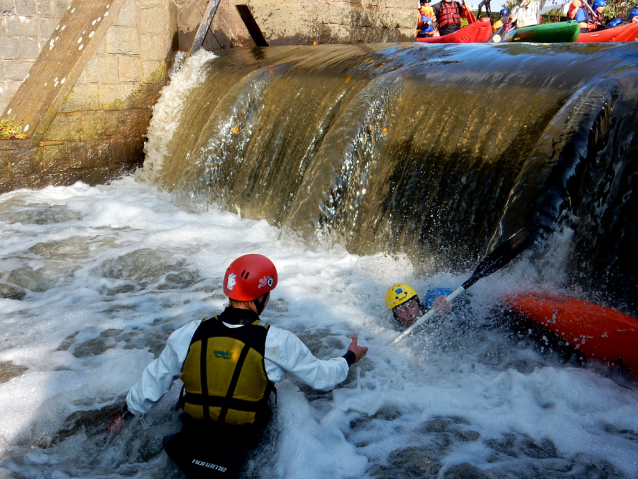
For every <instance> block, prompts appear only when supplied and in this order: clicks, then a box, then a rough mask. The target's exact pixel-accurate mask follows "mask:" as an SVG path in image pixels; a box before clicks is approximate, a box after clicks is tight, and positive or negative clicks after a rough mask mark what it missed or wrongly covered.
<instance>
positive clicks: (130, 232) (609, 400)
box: [0, 53, 638, 479]
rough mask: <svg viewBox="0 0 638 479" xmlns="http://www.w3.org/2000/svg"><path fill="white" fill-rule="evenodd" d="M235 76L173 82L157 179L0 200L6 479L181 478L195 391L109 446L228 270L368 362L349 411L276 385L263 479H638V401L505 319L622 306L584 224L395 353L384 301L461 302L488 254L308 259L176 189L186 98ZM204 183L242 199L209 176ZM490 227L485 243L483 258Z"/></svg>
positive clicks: (251, 216)
mask: <svg viewBox="0 0 638 479" xmlns="http://www.w3.org/2000/svg"><path fill="white" fill-rule="evenodd" d="M235 54H236V53H235ZM217 60H218V59H215V58H210V57H209V56H206V55H204V54H202V55H199V56H198V57H196V58H195V59H194V61H189V62H188V63H187V64H186V65H185V66H184V67H183V68H182V70H181V71H180V72H179V73H178V74H176V75H175V76H174V77H173V81H172V84H171V86H170V87H169V88H167V89H166V90H165V92H164V94H163V98H162V99H161V100H160V103H159V104H158V106H157V107H156V114H155V117H154V123H153V126H152V128H151V130H150V132H149V137H150V139H149V144H148V147H147V148H148V150H147V154H148V158H149V159H150V160H148V164H147V165H145V168H144V169H143V170H141V171H139V172H138V173H136V174H135V175H133V176H129V177H125V178H123V179H121V180H118V181H115V182H113V183H112V184H109V185H103V186H96V187H90V186H87V185H85V184H81V183H78V184H75V185H73V186H68V187H48V188H45V189H43V190H38V191H30V190H18V191H14V192H11V193H7V194H4V195H2V196H0V225H1V228H2V230H1V233H0V254H1V255H2V260H1V261H0V406H1V407H2V411H3V413H4V414H3V419H2V421H0V477H11V478H52V479H63V478H69V477H77V478H80V477H82V478H124V477H136V478H179V477H182V475H181V473H180V472H179V471H178V470H176V469H175V467H174V466H173V465H172V464H171V463H170V461H169V460H168V459H167V457H166V455H165V454H164V453H163V452H162V450H161V438H162V437H163V436H164V435H166V434H169V433H171V432H173V431H175V430H176V429H177V427H178V420H177V413H176V412H175V411H174V405H175V401H176V398H177V395H178V392H179V386H178V385H176V386H174V388H173V389H172V390H171V392H170V393H169V394H168V395H167V396H165V398H164V399H163V400H162V401H161V402H160V403H159V404H158V405H157V406H156V407H155V408H154V409H153V410H152V411H151V412H150V413H149V414H147V415H146V416H145V417H144V418H140V419H135V420H133V421H131V422H130V423H128V424H127V425H126V427H125V428H124V429H123V430H122V432H121V433H120V434H118V435H117V436H113V437H112V436H109V435H108V434H107V433H106V432H105V427H106V425H107V424H108V422H109V419H110V418H111V417H112V415H113V414H114V412H115V411H116V410H117V409H118V408H119V407H120V406H121V404H122V402H123V398H124V396H125V394H126V392H127V391H128V389H129V388H130V386H131V385H132V384H134V383H135V382H136V381H137V379H138V378H139V376H140V374H141V371H142V370H143V368H144V367H145V366H146V365H147V364H148V363H149V362H150V361H151V360H152V359H153V358H154V357H155V356H156V355H157V354H158V353H159V352H160V351H161V349H162V347H163V344H164V341H165V340H166V338H167V337H168V335H169V334H170V333H171V332H172V331H173V330H175V329H176V328H177V327H179V326H181V325H183V324H185V323H186V322H188V321H191V320H193V319H197V318H201V317H205V316H208V315H210V314H212V313H215V312H218V311H220V310H221V309H222V308H223V307H224V304H225V297H224V295H223V291H222V277H223V272H224V271H225V268H226V266H227V265H228V264H229V263H230V262H231V261H232V260H233V259H234V258H236V257H237V256H239V255H242V254H246V253H252V252H258V253H262V254H265V255H267V256H268V257H270V258H271V259H272V260H273V262H274V263H275V265H276V266H277V268H278V270H279V275H280V283H279V285H278V287H277V288H276V290H275V291H274V292H273V295H272V298H271V301H270V303H269V306H268V308H267V310H266V311H265V313H264V315H263V318H264V319H265V320H266V321H267V322H269V323H271V324H273V325H277V326H280V327H283V328H286V329H289V330H291V331H293V332H295V333H296V334H298V335H299V336H300V337H301V338H302V339H303V340H304V341H305V342H306V344H307V345H308V346H309V347H310V348H311V350H312V351H313V352H314V353H315V355H317V356H318V357H322V358H329V357H334V356H338V355H342V354H343V353H344V352H345V349H346V347H347V345H348V344H349V339H350V337H351V335H352V333H353V332H357V333H358V334H359V337H360V343H362V344H364V345H366V346H368V347H369V348H370V351H369V353H368V355H367V357H366V358H365V359H364V360H362V361H361V362H360V363H358V364H357V365H356V366H355V367H353V368H351V371H350V374H349V376H348V378H347V380H346V381H345V382H344V383H342V384H341V385H339V386H338V387H337V388H336V389H335V390H334V391H332V392H328V393H321V392H315V391H312V390H310V389H309V388H307V387H305V386H303V385H301V384H297V383H295V382H293V381H290V380H287V381H284V382H283V383H280V384H279V385H278V390H279V394H278V404H277V406H276V412H277V414H276V416H275V417H276V419H275V421H274V423H273V424H272V426H271V428H270V431H269V435H268V437H267V438H266V440H265V441H264V442H263V443H262V445H261V446H260V447H259V448H258V449H257V450H256V451H255V452H254V454H253V456H251V458H250V460H249V462H248V464H247V466H246V471H245V472H244V475H243V477H244V478H249V477H251V478H253V477H254V478H257V477H260V478H286V479H288V478H304V479H305V478H351V477H362V478H363V477H365V478H387V479H390V478H393V479H394V478H416V477H419V478H421V477H426V478H428V477H432V478H434V477H438V478H468V477H472V478H530V479H531V478H539V477H547V478H555V477H556V478H563V477H564V478H585V477H586V478H612V477H614V478H636V477H638V414H637V412H638V389H637V388H636V385H635V383H632V382H629V381H627V380H626V379H623V378H622V377H619V376H617V374H616V373H615V372H614V371H609V370H607V369H604V368H602V367H601V366H599V365H596V364H589V365H586V366H585V367H583V366H582V365H580V364H578V363H577V362H576V361H575V360H573V359H568V358H565V357H562V356H560V355H558V354H557V353H555V352H553V351H551V350H550V349H547V348H546V347H544V346H543V344H541V343H538V342H535V341H534V340H532V339H530V338H528V337H526V336H525V335H519V334H517V333H515V332H513V331H512V330H511V329H510V328H508V327H506V326H505V325H504V323H503V320H502V319H503V314H502V309H503V308H502V306H501V304H500V301H499V299H500V298H502V297H503V296H504V295H505V294H507V293H509V292H512V291H517V290H527V289H530V288H536V289H545V290H549V291H552V292H556V293H558V294H565V295H571V296H577V297H580V298H584V299H595V300H599V299H601V298H603V299H605V298H607V296H605V295H597V294H596V290H592V289H591V288H590V289H587V288H584V287H582V286H581V285H579V284H578V282H575V281H573V277H572V274H573V267H571V266H570V265H569V264H568V263H569V261H570V258H572V256H573V250H574V244H575V241H574V238H575V237H576V236H578V234H579V233H578V231H576V230H575V229H574V224H575V223H574V222H571V223H560V224H559V223H557V224H555V225H554V226H553V227H552V228H548V232H547V233H546V234H545V236H544V239H542V240H539V242H538V243H537V244H536V245H535V247H534V249H531V250H530V251H528V252H526V253H524V254H523V255H522V257H521V258H520V259H519V260H518V261H516V262H514V263H513V264H512V265H510V266H509V267H507V268H505V269H504V270H503V271H500V272H498V273H495V274H493V275H492V276H490V277H488V278H485V279H482V280H481V281H479V282H478V283H477V284H476V285H475V286H473V287H472V289H471V294H468V298H469V307H470V309H471V313H470V314H451V315H449V316H446V317H443V318H440V317H439V318H437V319H435V320H433V321H432V322H431V323H430V324H428V325H427V326H426V327H425V328H424V329H423V330H422V331H420V332H419V333H418V334H416V335H414V336H413V337H410V338H408V339H406V340H404V341H403V342H401V343H399V344H398V345H396V346H391V347H389V346H387V343H388V342H389V341H390V340H391V339H392V338H393V337H394V336H395V335H396V334H397V331H398V329H397V327H396V325H395V324H393V322H392V320H391V317H390V314H389V313H388V311H387V310H386V309H385V306H384V304H383V294H384V292H385V290H386V289H387V288H388V287H389V286H390V285H391V284H393V283H395V282H399V281H406V282H409V283H410V284H412V285H413V286H414V287H415V288H416V289H417V291H420V292H421V291H423V292H425V291H426V290H427V289H428V288H432V287H450V288H454V287H456V286H457V285H458V284H460V283H462V282H463V281H464V280H465V279H467V277H468V274H469V273H471V270H472V263H471V261H470V262H468V261H469V260H471V259H472V258H473V256H472V255H473V254H475V253H476V251H474V252H473V250H472V248H470V251H468V252H466V253H464V260H463V261H462V262H460V263H458V262H456V263H455V262H451V263H453V264H454V265H455V266H454V267H453V268H445V267H442V266H441V265H444V264H447V262H446V258H445V257H444V255H436V254H428V253H427V250H428V248H424V249H423V250H422V252H421V256H418V255H413V254H409V253H408V252H402V251H399V250H396V251H395V250H393V249H392V248H383V247H382V246H380V245H381V244H383V243H375V245H374V247H370V248H369V250H368V251H365V250H367V249H368V247H367V246H366V247H359V248H358V247H357V246H356V243H357V242H356V241H353V242H348V240H347V238H346V239H345V240H344V239H343V238H342V237H340V235H335V234H334V231H328V233H326V234H322V235H315V236H314V237H313V238H311V239H309V237H308V236H307V235H306V234H305V233H303V231H304V228H305V227H303V225H302V226H299V223H296V222H295V221H289V222H288V221H286V220H285V219H284V216H285V214H283V213H281V210H277V209H276V208H275V209H271V210H270V213H268V214H264V215H263V217H267V218H268V219H269V221H267V220H266V219H259V218H256V217H258V216H259V215H258V214H257V210H256V209H255V207H254V206H251V205H254V204H255V203H254V202H253V203H251V201H245V202H240V201H235V200H233V201H226V200H223V201H214V200H215V198H211V196H210V194H209V193H208V192H207V191H208V190H206V189H203V188H201V185H200V186H197V188H174V187H171V186H170V184H169V183H170V182H169V181H165V180H158V179H157V175H158V174H159V173H158V171H160V170H161V165H162V164H163V162H165V161H166V158H167V157H170V155H172V154H174V151H175V146H174V144H175V139H174V137H173V135H174V134H175V132H176V131H180V128H182V127H183V126H184V121H186V122H188V121H189V120H184V118H185V117H181V116H180V115H181V114H182V113H181V112H182V111H187V110H188V109H189V108H194V107H193V106H192V105H191V103H189V102H191V100H188V98H192V96H189V95H192V94H193V93H192V92H198V91H199V92H200V93H195V94H201V88H205V85H206V75H205V74H204V73H202V72H203V71H205V70H206V69H209V70H211V69H214V65H215V62H216V61H217ZM221 60H224V58H223V57H222V58H221ZM453 65H454V64H453ZM327 76H330V75H327ZM344 81H345V80H344ZM353 81H354V80H353ZM348 84H349V83H348ZM202 85H204V86H202ZM198 89H200V90H198ZM185 99H186V100H185ZM198 101H199V104H200V105H205V102H204V103H201V101H200V100H198ZM211 101H212V100H211ZM248 103H250V102H248ZM253 104H254V102H253ZM202 109H204V106H201V108H200V110H202ZM553 110H556V109H555V108H553ZM558 110H560V108H558ZM217 111H219V110H217ZM233 128H234V126H233V123H231V124H230V130H229V131H230V134H231V135H237V134H235V133H233ZM539 128H540V127H539ZM540 129H541V130H543V128H540ZM261 135H263V133H262V134H261ZM257 136H258V135H257ZM497 136H498V135H497ZM253 137H254V136H251V138H253ZM171 138H173V140H171ZM180 138H185V140H184V142H183V143H186V142H187V141H186V140H187V139H188V138H190V137H187V136H182V137H180ZM214 138H217V140H215V141H217V142H218V143H219V142H221V143H223V141H222V139H223V135H222V136H219V137H214ZM230 138H232V137H230ZM209 139H210V137H207V138H206V140H205V141H206V142H209ZM188 141H190V140H188ZM193 141H194V140H193ZM200 143H201V142H200ZM248 143H249V142H248ZM171 145H173V146H171ZM295 148H297V147H295ZM323 148H326V147H323ZM222 149H223V148H222ZM319 149H320V148H319ZM373 150H374V149H373ZM197 151H199V150H197ZM192 156H193V153H191V157H192ZM328 156H330V155H328ZM216 161H217V160H216ZM211 171H212V170H210V169H209V170H208V173H210V172H211ZM290 171H292V170H290ZM264 172H265V170H264ZM278 174H279V175H281V174H282V173H281V172H279V173H278ZM160 176H161V174H160ZM290 176H294V175H292V173H291V175H290ZM319 176H321V175H319ZM161 177H162V178H167V177H166V176H161ZM171 181H172V180H171ZM192 181H204V182H206V181H208V182H209V184H213V186H212V189H213V191H221V193H220V194H221V195H222V196H223V195H224V194H226V195H228V196H232V195H233V194H235V193H232V194H231V193H228V192H229V191H230V190H227V189H224V188H221V187H219V188H218V187H216V186H214V182H212V183H211V178H210V177H209V178H208V179H207V178H206V177H205V176H204V177H202V178H199V179H193V180H192ZM291 181H292V180H291ZM224 192H226V193H224ZM314 194H315V193H314V192H313V191H310V193H308V194H307V196H312V195H314ZM273 196H274V193H273ZM318 196H321V195H318ZM203 197H204V201H202V198H203ZM333 198H334V197H333ZM211 199H212V200H213V201H210V200H211ZM222 199H223V198H222ZM269 204H272V202H271V203H269ZM286 205H288V206H286V207H285V208H284V209H286V208H289V207H290V209H294V207H292V206H290V205H289V204H288V203H286ZM243 206H246V208H245V209H244V208H243ZM301 209H304V208H301ZM320 210H321V211H322V212H323V213H322V214H324V215H325V214H327V213H326V211H327V210H326V209H325V208H323V207H321V208H320ZM286 211H287V210H286ZM306 211H310V210H308V209H307V208H306ZM420 211H421V210H420ZM426 213H427V211H424V212H423V214H424V215H425V214H426ZM512 216H513V215H512ZM519 216H521V215H519ZM522 216H524V215H522ZM336 217H338V215H337V216H336ZM324 218H327V216H324ZM349 218H350V219H351V220H352V221H354V220H356V218H354V217H352V216H350V217H349ZM353 218H354V219H353ZM307 219H308V220H312V221H315V220H314V219H312V218H310V217H308V218H307ZM340 221H341V220H340ZM508 221H510V220H508ZM511 221H513V220H511ZM295 225H297V226H295ZM319 226H321V225H319ZM491 228H494V225H492V226H489V227H484V228H483V227H481V228H479V229H481V230H482V231H485V232H484V233H483V234H482V235H481V240H480V241H477V243H480V244H482V245H483V247H486V246H485V245H486V244H488V242H489V239H490V238H491V237H492V236H494V231H492V230H491ZM300 231H301V232H302V233H300ZM322 231H325V230H322ZM342 231H343V230H342ZM346 231H348V230H346ZM345 236H347V235H345ZM411 241H413V240H410V241H408V242H407V243H410V242H411ZM365 244H366V245H368V246H369V245H370V242H366V243H365ZM459 247H460V248H461V249H462V247H461V246H459ZM450 249H451V250H452V253H453V247H450ZM478 249H480V248H478V247H475V248H474V250H478ZM468 258H469V259H468ZM466 263H467V265H466V266H465V267H463V264H466Z"/></svg>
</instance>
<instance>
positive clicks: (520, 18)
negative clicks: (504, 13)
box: [511, 0, 547, 28]
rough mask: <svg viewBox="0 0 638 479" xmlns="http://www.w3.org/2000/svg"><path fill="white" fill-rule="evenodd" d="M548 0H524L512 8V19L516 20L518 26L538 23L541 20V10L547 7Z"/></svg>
mask: <svg viewBox="0 0 638 479" xmlns="http://www.w3.org/2000/svg"><path fill="white" fill-rule="evenodd" d="M546 3H547V0H523V1H522V2H521V3H520V4H519V5H518V6H517V7H514V9H513V10H512V15H511V16H512V21H515V22H516V28H523V27H529V26H531V25H538V24H539V23H540V22H541V12H542V11H543V8H545V4H546Z"/></svg>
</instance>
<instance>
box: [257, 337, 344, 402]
mask: <svg viewBox="0 0 638 479" xmlns="http://www.w3.org/2000/svg"><path fill="white" fill-rule="evenodd" d="M265 352H266V356H265V361H264V362H265V365H266V374H267V375H268V378H269V379H270V380H271V381H273V382H278V381H281V380H282V379H283V377H284V376H285V374H286V373H288V374H290V375H291V376H293V377H294V378H295V379H298V380H299V381H301V382H303V383H305V384H307V385H308V386H311V387H313V388H315V389H319V390H322V391H328V390H330V389H333V388H334V387H335V386H336V385H337V384H339V383H340V382H342V381H343V380H345V379H346V377H347V376H348V362H347V361H346V360H345V358H343V357H339V358H332V359H328V360H327V361H324V360H321V359H317V358H316V357H314V355H313V354H312V353H311V352H310V350H309V349H308V347H307V346H306V345H305V344H304V343H303V342H302V341H301V339H299V338H298V337H297V336H295V335H294V334H293V333H291V332H290V331H286V330H284V329H279V328H276V327H273V326H271V327H270V329H269V331H268V335H267V336H266V351H265Z"/></svg>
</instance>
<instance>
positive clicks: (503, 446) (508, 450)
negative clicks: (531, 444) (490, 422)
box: [485, 433, 519, 457]
mask: <svg viewBox="0 0 638 479" xmlns="http://www.w3.org/2000/svg"><path fill="white" fill-rule="evenodd" d="M485 444H487V445H488V446H489V447H491V448H492V449H494V450H495V451H497V452H500V453H501V454H505V455H507V456H510V457H518V455H519V454H518V452H517V451H516V435H514V434H512V433H505V434H503V437H502V438H501V439H489V440H487V441H485Z"/></svg>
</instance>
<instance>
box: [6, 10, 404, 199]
mask: <svg viewBox="0 0 638 479" xmlns="http://www.w3.org/2000/svg"><path fill="white" fill-rule="evenodd" d="M67 1H68V0H0V8H1V9H2V10H1V12H2V28H3V30H2V32H1V35H3V36H2V37H1V38H0V60H1V62H2V78H1V80H2V81H1V82H0V87H1V88H2V92H0V110H2V109H4V113H3V115H2V119H3V120H13V121H14V122H15V123H19V122H24V124H25V125H26V126H25V129H24V131H25V132H26V136H27V138H26V139H20V140H17V139H14V140H0V193H2V192H5V191H9V190H12V189H16V188H21V187H29V188H37V187H43V186H46V185H49V184H71V183H73V182H75V181H78V180H82V181H85V182H88V183H90V184H95V183H100V182H104V181H108V180H109V179H111V178H114V177H117V176H119V175H120V174H121V172H122V170H126V169H131V168H134V167H136V166H137V165H140V164H141V162H142V161H143V146H144V135H145V133H146V130H147V128H148V124H149V121H150V117H151V112H152V109H151V108H152V105H153V104H154V103H155V101H156V99H157V98H158V96H159V92H160V90H161V88H162V87H163V86H164V85H165V84H166V82H167V81H168V78H167V71H168V70H169V68H170V66H171V61H172V58H173V55H174V53H175V52H176V51H177V50H184V51H186V50H188V49H189V48H190V46H191V43H192V40H193V37H194V34H195V31H196V30H197V28H198V26H199V23H200V22H201V18H202V16H203V14H204V12H205V9H206V6H207V3H208V1H207V0H73V2H72V3H70V4H69V3H65V2H67ZM236 5H245V6H246V7H247V8H243V14H244V17H245V15H246V11H248V12H249V13H248V14H249V15H252V17H253V18H254V19H255V21H256V23H257V25H258V28H259V29H260V30H261V32H262V34H263V37H264V38H265V40H266V41H267V42H268V44H269V45H272V46H274V45H290V44H313V43H353V42H372V41H374V42H396V41H409V40H412V39H413V35H414V27H415V24H416V14H415V6H414V0H409V1H408V0H396V1H394V2H391V1H390V0H368V1H363V0H359V1H355V2H352V3H349V2H345V1H341V0H339V1H337V0H327V1H319V2H317V1H314V2H313V1H307V2H306V1H305V0H249V1H243V0H222V2H221V3H220V6H219V9H218V11H217V14H216V16H215V19H214V22H213V25H212V27H211V30H210V31H209V34H208V36H207V38H206V41H205V42H204V48H207V49H209V50H210V49H212V50H214V49H219V48H230V47H233V46H254V45H255V43H254V42H253V36H251V32H250V31H249V29H248V28H247V27H246V24H245V23H244V21H243V20H242V18H241V16H240V14H239V12H238V9H237V8H236ZM36 57H37V58H36ZM5 106H6V108H4V107H5Z"/></svg>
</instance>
